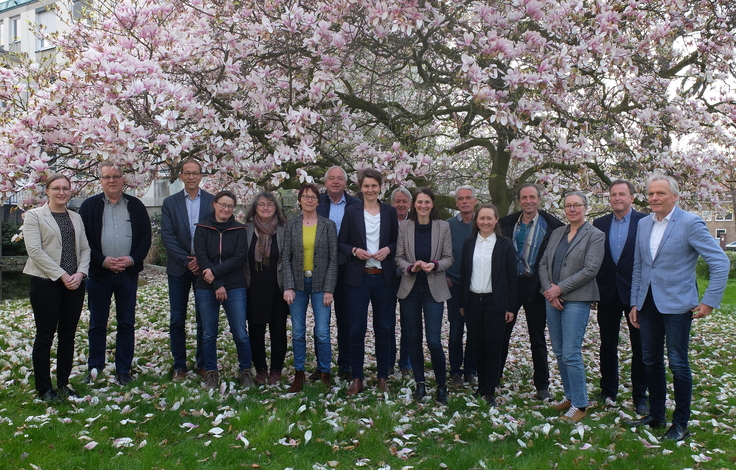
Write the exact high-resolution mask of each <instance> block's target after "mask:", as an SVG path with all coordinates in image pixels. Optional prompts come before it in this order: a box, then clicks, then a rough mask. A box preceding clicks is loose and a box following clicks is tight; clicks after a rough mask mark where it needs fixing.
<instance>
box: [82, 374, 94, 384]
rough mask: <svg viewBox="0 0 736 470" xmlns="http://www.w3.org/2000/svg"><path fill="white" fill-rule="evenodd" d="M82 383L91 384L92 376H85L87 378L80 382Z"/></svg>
mask: <svg viewBox="0 0 736 470" xmlns="http://www.w3.org/2000/svg"><path fill="white" fill-rule="evenodd" d="M82 383H86V384H91V383H92V374H87V377H85V378H84V380H82Z"/></svg>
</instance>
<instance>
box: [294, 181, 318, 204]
mask: <svg viewBox="0 0 736 470" xmlns="http://www.w3.org/2000/svg"><path fill="white" fill-rule="evenodd" d="M307 189H308V190H310V191H312V192H313V193H314V195H315V196H317V198H319V188H318V187H317V185H316V184H314V183H304V184H303V185H302V187H301V188H299V192H298V193H296V199H297V201H298V200H299V199H301V198H302V195H303V194H304V192H305V191H306V190H307Z"/></svg>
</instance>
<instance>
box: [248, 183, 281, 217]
mask: <svg viewBox="0 0 736 470" xmlns="http://www.w3.org/2000/svg"><path fill="white" fill-rule="evenodd" d="M261 199H265V200H267V201H270V202H273V203H274V204H275V205H276V212H274V215H275V216H276V217H278V218H279V224H284V223H286V217H284V214H283V213H282V212H281V206H279V203H278V201H277V200H276V196H275V195H274V194H273V193H272V192H271V191H261V192H260V193H258V194H256V197H254V198H253V200H252V201H251V202H250V205H248V210H246V211H245V221H246V222H250V221H251V220H253V217H255V216H256V205H257V204H258V201H260V200H261Z"/></svg>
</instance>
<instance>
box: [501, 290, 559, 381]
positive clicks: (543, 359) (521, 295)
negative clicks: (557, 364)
mask: <svg viewBox="0 0 736 470" xmlns="http://www.w3.org/2000/svg"><path fill="white" fill-rule="evenodd" d="M518 280H519V283H518V288H517V291H516V292H517V295H516V299H517V300H516V310H515V311H514V314H515V315H514V320H513V321H512V322H511V323H506V327H505V332H504V337H503V346H504V348H503V350H504V353H503V358H502V362H501V374H500V375H503V367H504V366H505V365H506V357H507V355H508V352H509V342H510V341H511V332H512V331H513V330H514V325H516V320H517V319H518V318H519V315H518V313H519V309H520V308H521V307H522V306H523V307H524V314H525V316H526V324H527V328H528V329H529V345H530V348H531V350H532V363H533V365H534V388H536V389H537V390H547V389H548V388H549V364H548V363H547V339H546V337H545V335H544V330H545V329H546V328H547V307H546V306H545V304H544V296H543V295H542V294H541V293H540V292H538V291H535V292H531V293H530V284H531V278H528V277H520V278H518Z"/></svg>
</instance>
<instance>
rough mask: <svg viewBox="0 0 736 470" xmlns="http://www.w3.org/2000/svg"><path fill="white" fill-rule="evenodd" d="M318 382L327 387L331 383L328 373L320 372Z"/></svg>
mask: <svg viewBox="0 0 736 470" xmlns="http://www.w3.org/2000/svg"><path fill="white" fill-rule="evenodd" d="M319 380H321V381H322V383H323V384H325V385H327V386H329V385H330V383H332V381H331V380H330V373H329V372H322V373H321V374H319Z"/></svg>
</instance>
